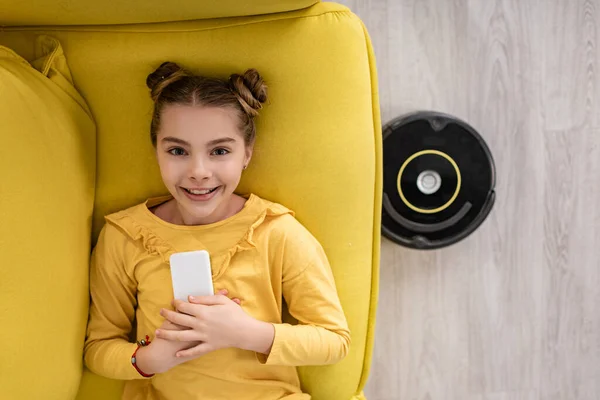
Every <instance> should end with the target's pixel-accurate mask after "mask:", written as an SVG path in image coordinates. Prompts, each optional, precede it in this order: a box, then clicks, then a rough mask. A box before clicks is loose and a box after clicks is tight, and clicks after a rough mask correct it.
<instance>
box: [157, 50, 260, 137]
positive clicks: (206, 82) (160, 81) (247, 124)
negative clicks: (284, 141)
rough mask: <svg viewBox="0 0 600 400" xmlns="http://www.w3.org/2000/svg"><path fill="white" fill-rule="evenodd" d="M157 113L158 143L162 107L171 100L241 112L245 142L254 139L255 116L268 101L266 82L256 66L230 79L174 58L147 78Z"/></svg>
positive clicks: (240, 120)
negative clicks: (192, 69)
mask: <svg viewBox="0 0 600 400" xmlns="http://www.w3.org/2000/svg"><path fill="white" fill-rule="evenodd" d="M146 85H147V86H148V88H150V90H151V93H150V97H151V98H152V100H153V101H154V113H153V114H152V124H151V125H150V138H151V140H152V145H153V146H155V147H156V136H157V134H158V130H159V128H160V117H161V114H162V110H163V109H164V108H165V107H166V106H168V105H171V104H180V105H189V106H208V107H229V108H231V109H232V110H234V111H235V113H236V115H237V116H238V121H239V125H238V127H239V129H240V132H241V133H242V135H243V136H244V142H245V143H246V145H247V146H248V145H251V144H252V143H253V142H254V137H255V135H256V127H255V126H254V117H256V116H257V115H258V110H260V109H261V108H262V103H264V102H266V101H267V85H266V84H265V83H264V81H263V79H262V77H261V76H260V74H259V73H258V71H257V70H255V69H249V70H247V71H246V72H244V74H243V75H238V74H232V75H231V76H230V77H229V80H228V81H226V80H223V79H217V78H208V77H204V76H199V75H193V74H191V73H190V72H188V71H186V70H184V69H183V68H181V67H180V66H179V65H177V64H175V63H173V62H169V61H167V62H164V63H162V64H161V65H160V67H158V68H157V69H156V71H154V72H153V73H151V74H150V75H148V78H146Z"/></svg>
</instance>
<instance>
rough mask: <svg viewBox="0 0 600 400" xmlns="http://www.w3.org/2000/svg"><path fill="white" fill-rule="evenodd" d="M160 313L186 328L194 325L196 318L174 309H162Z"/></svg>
mask: <svg viewBox="0 0 600 400" xmlns="http://www.w3.org/2000/svg"><path fill="white" fill-rule="evenodd" d="M160 315H162V316H163V317H165V318H166V319H168V320H169V321H170V322H172V323H174V324H177V325H181V326H184V327H188V328H193V327H194V326H195V325H196V318H195V317H193V316H191V315H186V314H182V313H178V312H176V311H171V310H166V309H164V308H163V309H162V310H160Z"/></svg>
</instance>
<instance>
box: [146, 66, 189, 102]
mask: <svg viewBox="0 0 600 400" xmlns="http://www.w3.org/2000/svg"><path fill="white" fill-rule="evenodd" d="M187 75H188V73H187V72H185V71H184V69H183V68H181V67H180V66H179V65H177V64H175V63H174V62H170V61H166V62H164V63H162V64H160V67H158V68H157V69H156V70H155V71H154V72H153V73H151V74H150V75H148V77H147V78H146V86H148V88H149V89H150V90H151V93H150V97H152V100H153V101H156V100H157V99H158V97H159V96H160V94H161V92H162V91H163V90H164V88H166V87H167V86H169V85H170V84H171V83H173V82H175V81H178V80H179V79H181V78H183V77H184V76H187Z"/></svg>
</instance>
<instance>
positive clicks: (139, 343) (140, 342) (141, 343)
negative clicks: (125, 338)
mask: <svg viewBox="0 0 600 400" xmlns="http://www.w3.org/2000/svg"><path fill="white" fill-rule="evenodd" d="M149 344H150V337H149V336H148V335H146V339H142V340H138V341H137V348H136V349H135V351H134V352H133V354H132V355H131V365H133V367H134V368H135V370H136V371H137V372H138V373H139V374H140V375H141V376H143V377H144V378H150V377H152V376H154V374H145V373H143V372H142V370H141V369H139V368H138V366H137V359H136V357H135V355H136V354H137V352H138V350H139V349H140V347H144V346H148V345H149Z"/></svg>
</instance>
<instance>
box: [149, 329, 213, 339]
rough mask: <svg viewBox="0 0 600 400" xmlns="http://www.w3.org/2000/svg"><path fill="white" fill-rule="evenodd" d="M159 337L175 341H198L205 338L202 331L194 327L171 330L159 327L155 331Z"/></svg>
mask: <svg viewBox="0 0 600 400" xmlns="http://www.w3.org/2000/svg"><path fill="white" fill-rule="evenodd" d="M154 334H155V335H156V337H157V338H160V339H165V340H171V341H173V342H196V341H201V340H202V339H203V338H204V335H202V333H200V332H198V331H195V330H193V329H187V330H184V331H171V330H166V329H157V330H156V332H154Z"/></svg>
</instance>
